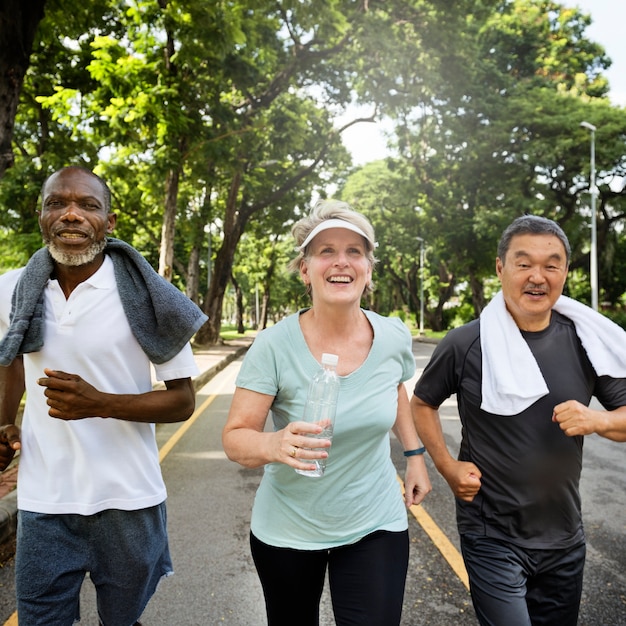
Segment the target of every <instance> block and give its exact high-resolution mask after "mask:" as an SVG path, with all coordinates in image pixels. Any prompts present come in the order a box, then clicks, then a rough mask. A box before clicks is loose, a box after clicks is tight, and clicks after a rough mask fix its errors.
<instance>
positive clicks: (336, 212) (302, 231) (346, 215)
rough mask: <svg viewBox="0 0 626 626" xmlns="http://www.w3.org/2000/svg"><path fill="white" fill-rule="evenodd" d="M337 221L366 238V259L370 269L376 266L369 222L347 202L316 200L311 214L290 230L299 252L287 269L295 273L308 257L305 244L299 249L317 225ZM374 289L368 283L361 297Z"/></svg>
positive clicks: (372, 232)
mask: <svg viewBox="0 0 626 626" xmlns="http://www.w3.org/2000/svg"><path fill="white" fill-rule="evenodd" d="M330 219H339V220H343V221H344V222H349V223H350V224H352V225H353V226H356V227H357V228H359V229H361V230H362V231H363V232H364V233H365V235H366V237H365V243H366V247H367V251H366V257H367V260H368V261H369V263H370V266H371V268H372V269H374V266H375V265H376V262H377V259H376V257H375V256H374V248H375V245H376V244H375V243H374V242H375V241H376V237H375V235H374V227H373V226H372V224H371V223H370V221H369V220H368V219H367V217H365V215H363V214H362V213H359V212H358V211H355V210H354V209H353V208H352V207H351V206H350V205H349V204H348V203H347V202H342V201H341V200H318V201H317V202H316V203H315V205H314V206H313V208H312V209H311V212H310V213H309V214H308V215H307V216H306V217H303V218H302V219H300V220H298V221H297V222H296V223H295V224H294V225H293V227H292V229H291V234H292V235H293V238H294V239H295V241H296V248H297V249H298V250H299V252H298V255H297V256H296V257H295V258H294V259H292V260H291V261H290V262H289V265H288V269H289V270H291V271H292V272H297V271H299V269H300V263H301V262H302V261H303V260H306V259H307V258H308V256H309V253H308V248H309V245H308V244H307V245H306V246H305V248H304V249H302V248H301V246H302V244H303V242H304V241H305V240H306V238H307V237H308V236H309V233H310V232H311V231H312V230H313V229H314V228H315V227H316V226H318V225H319V224H321V223H322V222H324V221H326V220H330ZM373 289H374V283H373V282H371V281H370V283H369V285H367V286H366V288H365V290H364V292H363V295H367V294H368V293H370V292H371V291H373Z"/></svg>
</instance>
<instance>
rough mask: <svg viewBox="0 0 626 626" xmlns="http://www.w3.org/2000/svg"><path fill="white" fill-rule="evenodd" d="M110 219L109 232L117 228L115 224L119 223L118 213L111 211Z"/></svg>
mask: <svg viewBox="0 0 626 626" xmlns="http://www.w3.org/2000/svg"><path fill="white" fill-rule="evenodd" d="M108 219H109V224H108V226H107V233H112V232H113V231H114V230H115V225H116V224H117V214H116V213H109V215H108Z"/></svg>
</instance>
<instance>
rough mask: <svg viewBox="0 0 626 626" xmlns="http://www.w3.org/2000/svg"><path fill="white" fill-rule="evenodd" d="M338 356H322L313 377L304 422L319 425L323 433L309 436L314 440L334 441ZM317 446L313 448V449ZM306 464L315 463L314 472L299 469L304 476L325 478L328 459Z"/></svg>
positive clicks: (306, 460)
mask: <svg viewBox="0 0 626 626" xmlns="http://www.w3.org/2000/svg"><path fill="white" fill-rule="evenodd" d="M338 361H339V357H338V356H337V355H336V354H327V353H324V354H322V367H321V368H320V370H319V371H318V372H317V373H316V374H315V376H313V379H312V380H311V384H310V385H309V392H308V395H307V399H306V404H305V405H304V415H303V416H302V419H303V421H305V422H310V423H312V424H319V425H320V426H321V427H322V432H321V433H320V434H319V435H309V437H311V438H312V439H314V438H315V439H332V437H333V428H334V426H335V412H336V410H337V396H338V395H339V376H337V362H338ZM314 447H315V446H311V448H309V449H312V448H314ZM301 460H302V461H303V462H305V463H315V469H314V470H301V469H297V470H296V472H298V474H302V475H303V476H317V477H319V476H323V475H324V470H325V469H326V459H315V460H311V459H301Z"/></svg>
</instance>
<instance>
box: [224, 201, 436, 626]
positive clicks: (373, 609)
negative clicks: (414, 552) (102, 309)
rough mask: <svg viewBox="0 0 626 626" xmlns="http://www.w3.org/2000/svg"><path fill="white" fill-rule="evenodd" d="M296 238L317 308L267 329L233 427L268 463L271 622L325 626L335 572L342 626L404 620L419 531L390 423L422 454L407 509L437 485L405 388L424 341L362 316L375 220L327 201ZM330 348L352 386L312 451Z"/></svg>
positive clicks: (260, 554) (230, 436) (264, 512)
mask: <svg viewBox="0 0 626 626" xmlns="http://www.w3.org/2000/svg"><path fill="white" fill-rule="evenodd" d="M292 233H293V235H294V238H295V241H296V246H297V248H296V249H297V250H298V255H297V256H296V258H295V259H294V260H293V261H292V262H291V264H290V268H291V269H292V270H294V271H298V272H299V274H300V277H301V278H302V281H303V282H304V284H305V285H306V286H307V290H308V291H309V293H310V295H311V301H312V304H311V306H310V307H308V308H306V309H303V310H301V311H299V312H298V313H296V314H295V315H291V316H289V317H287V318H285V319H284V320H282V321H281V322H279V323H278V324H276V325H274V326H272V327H270V328H267V329H266V330H264V331H262V332H261V333H259V334H258V336H257V337H256V339H255V341H254V343H253V344H252V347H251V348H250V350H249V351H248V353H247V354H246V357H245V359H244V362H243V365H242V367H241V371H240V374H239V376H238V378H237V383H236V384H237V389H236V391H235V394H234V396H233V401H232V405H231V409H230V413H229V416H228V421H227V423H226V426H225V428H224V432H223V443H224V450H225V452H226V454H227V455H228V457H229V458H230V459H231V460H233V461H237V462H238V463H240V464H241V465H244V466H245V467H259V466H262V465H265V466H266V468H265V472H264V475H263V480H262V481H261V485H260V486H259V490H258V491H257V495H256V498H255V500H254V506H253V510H252V521H251V524H250V528H251V536H250V542H251V547H252V556H253V558H254V562H255V565H256V568H257V572H258V574H259V577H260V579H261V583H262V586H263V591H264V594H265V602H266V609H267V616H268V624H269V626H275V625H277V624H286V623H292V621H293V616H294V615H298V622H299V624H300V625H301V626H318V622H319V620H318V614H319V601H320V594H321V590H322V588H323V585H324V579H325V572H326V570H327V569H328V571H329V573H330V576H329V580H330V592H331V596H332V598H333V607H334V611H335V618H336V622H337V623H338V624H345V623H366V622H367V623H371V624H383V623H384V624H388V625H389V626H397V625H398V624H399V623H400V619H401V610H402V600H403V593H404V582H405V578H406V573H407V564H408V536H407V515H406V510H405V508H404V506H403V504H402V501H403V496H402V493H401V492H400V490H399V486H398V482H397V480H396V471H395V468H394V466H393V463H392V462H391V459H390V456H389V430H390V429H393V431H394V433H395V434H396V436H397V437H398V439H399V440H400V441H401V443H402V445H403V446H404V448H405V450H408V451H411V452H410V454H408V455H407V456H406V463H407V469H406V478H405V486H406V488H405V496H404V504H405V505H406V507H410V506H412V505H414V504H418V503H419V502H421V501H422V500H423V499H424V497H425V496H426V494H427V493H428V492H429V491H430V488H431V487H430V481H429V479H428V474H427V471H426V465H425V463H424V458H423V456H422V453H423V448H422V447H421V443H420V442H419V439H418V437H417V434H416V432H415V426H414V425H413V422H412V419H411V415H410V410H409V403H408V397H407V395H406V390H405V386H404V384H403V383H404V381H405V380H407V379H408V378H410V377H411V376H412V373H413V371H414V369H415V359H414V358H413V353H412V342H411V335H410V333H409V330H408V329H407V328H406V326H404V324H403V323H402V322H401V321H400V320H399V319H397V318H396V319H389V318H384V317H382V316H380V315H377V314H376V313H374V312H372V311H366V310H364V309H363V308H361V299H362V297H363V295H364V294H366V293H368V292H369V291H370V290H371V289H372V288H373V285H372V271H373V268H374V265H375V263H376V259H375V257H374V249H375V248H376V243H375V241H376V240H375V235H374V229H373V228H372V225H371V224H370V222H369V221H368V220H367V219H366V218H365V216H363V215H361V214H360V213H357V212H356V211H354V210H353V209H352V208H351V207H350V206H349V205H347V204H346V203H343V202H336V201H333V200H323V201H320V202H318V203H317V204H316V205H315V206H314V207H313V209H312V211H311V213H310V214H309V215H308V216H306V217H305V218H303V219H301V220H300V221H299V222H297V223H296V224H295V225H294V227H293V229H292ZM324 353H330V354H334V355H337V356H338V367H337V372H338V374H339V376H340V389H339V395H338V400H337V411H336V419H335V426H334V429H333V437H332V441H331V440H329V439H322V438H319V439H315V440H313V441H315V445H316V446H317V447H315V448H312V447H311V437H310V435H319V434H320V433H321V427H320V426H318V425H316V424H314V423H310V422H307V421H304V420H302V415H303V410H304V405H305V401H306V395H307V393H306V392H307V387H308V384H309V381H310V380H311V378H312V377H313V375H314V374H315V372H316V371H317V370H318V369H319V367H320V362H321V361H322V355H323V354H324ZM268 414H270V415H271V418H272V420H273V428H272V429H269V430H268V429H266V428H265V425H266V420H267V418H268ZM331 444H332V445H331ZM317 459H326V470H325V472H324V475H323V476H322V477H319V478H310V477H302V476H300V475H299V474H298V473H297V472H295V471H294V470H299V471H305V472H306V471H310V470H314V469H315V465H314V462H315V461H316V460H317ZM303 481H305V482H306V484H305V483H304V482H303ZM294 571H298V572H299V575H298V576H297V577H294V576H293V572H294ZM347 581H350V582H349V584H346V583H347Z"/></svg>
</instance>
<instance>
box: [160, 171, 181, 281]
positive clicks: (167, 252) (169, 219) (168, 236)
mask: <svg viewBox="0 0 626 626" xmlns="http://www.w3.org/2000/svg"><path fill="white" fill-rule="evenodd" d="M179 181H180V167H177V168H176V169H171V170H170V171H169V172H168V173H167V177H166V180H165V210H164V212H163V227H162V228H161V251H160V255H159V274H161V276H163V278H165V279H166V280H168V281H169V282H172V265H173V264H174V235H175V234H176V213H177V202H178V183H179Z"/></svg>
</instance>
